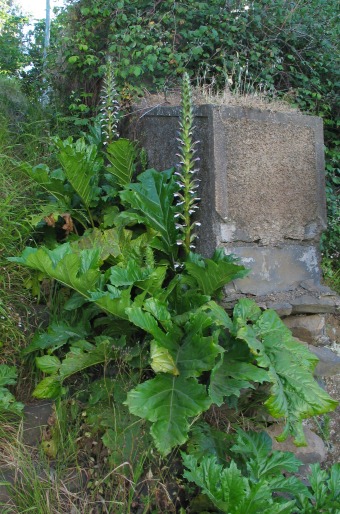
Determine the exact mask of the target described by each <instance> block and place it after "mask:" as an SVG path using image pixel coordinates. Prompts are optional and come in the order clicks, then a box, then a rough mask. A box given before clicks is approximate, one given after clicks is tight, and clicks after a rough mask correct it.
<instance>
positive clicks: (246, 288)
mask: <svg viewBox="0 0 340 514" xmlns="http://www.w3.org/2000/svg"><path fill="white" fill-rule="evenodd" d="M227 251H228V253H232V254H234V255H236V256H237V257H239V258H240V261H241V262H242V264H243V265H244V266H246V267H249V268H251V273H250V274H249V275H248V276H247V277H245V278H243V279H242V280H235V281H234V282H233V284H232V285H231V286H228V287H227V291H230V292H231V291H233V290H234V291H237V292H241V293H245V294H253V295H257V296H261V295H266V294H269V293H273V292H275V291H292V290H294V289H296V288H297V287H298V285H299V282H300V280H301V279H307V278H309V279H313V281H315V282H318V281H319V280H320V278H321V276H320V270H319V267H318V257H317V251H316V249H315V247H314V246H303V245H292V244H290V245H287V246H283V247H280V248H279V247H275V246H274V247H268V246H236V247H228V249H227Z"/></svg>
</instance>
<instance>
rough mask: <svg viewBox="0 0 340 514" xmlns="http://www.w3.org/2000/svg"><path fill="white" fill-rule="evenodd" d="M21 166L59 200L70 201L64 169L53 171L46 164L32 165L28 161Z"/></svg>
mask: <svg viewBox="0 0 340 514" xmlns="http://www.w3.org/2000/svg"><path fill="white" fill-rule="evenodd" d="M20 168H21V169H22V170H23V171H24V172H25V173H26V174H27V175H28V176H29V177H31V178H32V179H33V180H35V182H37V183H38V184H39V185H40V186H41V187H42V188H43V189H45V190H46V191H48V193H50V194H51V195H52V196H54V197H55V198H56V199H57V200H58V201H61V202H62V203H69V198H68V192H67V190H66V188H65V186H64V182H65V175H64V174H63V173H62V170H56V171H54V172H51V171H50V169H49V167H48V166H47V165H46V164H38V165H37V166H31V165H30V164H28V163H21V165H20ZM54 207H55V206H54Z"/></svg>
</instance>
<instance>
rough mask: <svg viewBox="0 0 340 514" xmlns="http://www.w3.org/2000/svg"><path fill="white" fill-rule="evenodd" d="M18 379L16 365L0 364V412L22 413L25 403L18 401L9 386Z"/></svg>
mask: <svg viewBox="0 0 340 514" xmlns="http://www.w3.org/2000/svg"><path fill="white" fill-rule="evenodd" d="M16 379H17V371H16V368H15V367H14V366H7V365H6V364H0V413H1V414H3V413H12V414H17V415H19V416H20V415H22V410H23V408H24V406H23V404H22V403H20V402H17V401H16V399H15V397H14V396H13V394H12V393H11V392H10V391H9V390H8V388H7V386H11V385H14V384H15V383H16Z"/></svg>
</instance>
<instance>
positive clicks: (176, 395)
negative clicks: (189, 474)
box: [126, 375, 210, 455]
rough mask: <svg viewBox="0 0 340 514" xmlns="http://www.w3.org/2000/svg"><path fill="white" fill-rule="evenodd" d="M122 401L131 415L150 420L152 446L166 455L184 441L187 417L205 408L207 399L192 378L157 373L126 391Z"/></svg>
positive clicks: (208, 404) (187, 424)
mask: <svg viewBox="0 0 340 514" xmlns="http://www.w3.org/2000/svg"><path fill="white" fill-rule="evenodd" d="M126 404H127V405H128V407H129V409H130V412H132V414H135V415H136V416H139V417H141V418H143V419H147V420H149V421H151V422H152V423H153V425H152V428H151V435H152V437H153V439H154V441H155V444H156V447H157V449H158V450H159V452H160V453H162V454H163V455H167V454H168V453H169V452H170V451H171V449H172V448H173V447H174V446H176V445H181V444H183V443H184V442H185V441H186V440H187V437H188V431H189V426H190V425H189V420H190V418H193V417H194V416H197V415H198V414H200V413H201V412H204V411H205V410H207V409H208V408H209V406H210V400H209V398H208V395H207V393H206V390H205V387H204V386H202V385H200V384H198V383H197V381H196V380H195V379H194V378H188V379H185V378H182V377H172V376H170V375H158V376H157V377H156V378H154V379H152V380H148V381H146V382H144V383H142V384H140V385H139V386H137V387H136V388H135V389H133V390H132V391H130V392H129V393H128V395H127V401H126Z"/></svg>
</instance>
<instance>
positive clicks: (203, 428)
mask: <svg viewBox="0 0 340 514" xmlns="http://www.w3.org/2000/svg"><path fill="white" fill-rule="evenodd" d="M233 442H234V435H233V434H227V433H226V432H222V431H220V430H216V428H214V427H211V426H210V425H208V423H205V422H204V421H199V422H197V423H195V424H194V426H193V427H192V430H191V432H190V438H189V441H188V443H187V451H188V452H189V453H190V455H192V456H193V457H195V458H196V459H197V460H198V461H200V460H201V459H202V458H203V457H204V456H206V455H215V456H216V457H217V459H218V462H219V464H221V463H223V464H226V463H227V462H228V460H229V456H228V453H229V449H230V446H231V444H232V443H233Z"/></svg>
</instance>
